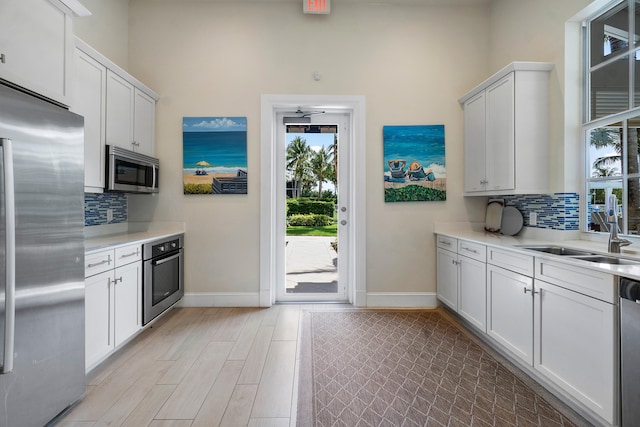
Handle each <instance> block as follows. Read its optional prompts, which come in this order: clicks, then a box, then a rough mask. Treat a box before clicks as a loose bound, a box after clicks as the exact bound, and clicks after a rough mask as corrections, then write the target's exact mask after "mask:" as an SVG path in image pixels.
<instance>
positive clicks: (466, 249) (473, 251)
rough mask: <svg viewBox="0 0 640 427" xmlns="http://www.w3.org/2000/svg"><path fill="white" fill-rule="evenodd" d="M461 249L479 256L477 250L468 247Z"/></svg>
mask: <svg viewBox="0 0 640 427" xmlns="http://www.w3.org/2000/svg"><path fill="white" fill-rule="evenodd" d="M461 249H462V250H465V251H468V252H472V253H474V254H477V253H478V251H476V250H475V249H471V248H466V247H464V246H463V247H462V248H461Z"/></svg>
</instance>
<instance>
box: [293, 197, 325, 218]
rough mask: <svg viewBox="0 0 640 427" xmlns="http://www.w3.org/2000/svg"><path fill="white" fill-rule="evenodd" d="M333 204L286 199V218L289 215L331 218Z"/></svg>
mask: <svg viewBox="0 0 640 427" xmlns="http://www.w3.org/2000/svg"><path fill="white" fill-rule="evenodd" d="M334 209H335V204H334V203H332V202H323V201H319V200H309V199H287V217H289V216H291V215H310V214H316V215H326V216H329V217H332V216H333V211H334Z"/></svg>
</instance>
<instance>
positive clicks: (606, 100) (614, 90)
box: [583, 0, 640, 234]
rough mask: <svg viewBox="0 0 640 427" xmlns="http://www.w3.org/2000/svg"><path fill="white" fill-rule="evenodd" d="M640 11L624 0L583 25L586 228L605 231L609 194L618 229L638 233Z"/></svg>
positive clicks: (636, 1)
mask: <svg viewBox="0 0 640 427" xmlns="http://www.w3.org/2000/svg"><path fill="white" fill-rule="evenodd" d="M639 14H640V0H623V1H619V2H617V3H612V6H611V7H609V8H608V9H607V10H606V11H604V12H603V13H600V14H599V15H598V16H596V17H594V18H592V19H591V20H589V21H588V22H587V25H586V26H585V31H586V32H587V34H586V37H585V38H584V40H585V43H586V44H587V49H585V52H587V55H585V69H584V75H585V76H586V85H585V88H586V91H585V92H586V93H585V97H584V98H585V99H584V100H585V103H584V105H585V107H584V125H583V130H584V135H585V144H586V153H587V155H586V159H587V167H586V194H587V197H586V198H585V199H586V202H585V203H584V204H583V206H584V205H586V206H585V207H586V211H587V213H588V215H587V219H588V220H587V225H586V229H587V231H609V227H610V224H608V223H607V220H606V216H605V210H606V209H605V205H606V201H607V200H609V196H610V195H612V194H613V195H615V196H616V198H617V201H618V206H616V208H615V212H616V215H617V217H618V224H617V226H618V228H619V231H620V232H622V233H624V234H640V156H639V152H640V131H639V130H640V16H639ZM630 29H633V30H632V31H630ZM631 32H632V33H633V35H631V36H630V33H631Z"/></svg>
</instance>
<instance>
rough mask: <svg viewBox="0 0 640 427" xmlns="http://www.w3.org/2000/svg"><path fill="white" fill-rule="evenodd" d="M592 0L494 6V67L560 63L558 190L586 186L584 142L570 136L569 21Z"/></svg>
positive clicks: (554, 145)
mask: <svg viewBox="0 0 640 427" xmlns="http://www.w3.org/2000/svg"><path fill="white" fill-rule="evenodd" d="M589 3H591V0H563V1H557V0H535V1H532V0H494V1H493V3H492V5H491V42H490V45H491V49H490V50H489V57H490V66H491V67H492V69H494V70H498V69H500V68H502V67H503V66H505V65H507V64H508V63H509V62H511V61H514V60H519V61H548V62H553V63H554V64H556V67H555V70H554V71H553V72H552V73H551V75H550V84H549V93H550V97H549V102H550V105H549V113H550V120H549V127H550V130H549V132H550V141H549V143H550V146H549V154H550V156H549V172H550V176H549V182H550V183H551V189H550V190H551V192H552V193H553V192H555V193H558V192H579V191H580V183H581V179H582V176H581V171H582V166H581V164H582V163H581V159H580V152H581V146H576V144H581V142H580V141H577V140H576V139H571V140H570V141H565V139H567V136H566V135H565V120H564V116H565V89H564V85H565V83H564V81H565V75H564V73H565V64H564V60H565V22H566V21H567V20H569V19H570V18H571V17H573V16H574V15H575V14H576V13H578V12H579V11H580V10H582V9H584V8H585V7H586V6H587V5H588V4H589ZM575 41H576V42H579V41H580V39H579V38H578V39H577V40H575ZM567 49H570V50H578V51H579V49H580V47H579V45H578V46H567ZM571 137H575V135H571ZM567 144H570V145H569V146H567Z"/></svg>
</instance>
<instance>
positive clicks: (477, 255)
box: [458, 240, 487, 262]
mask: <svg viewBox="0 0 640 427" xmlns="http://www.w3.org/2000/svg"><path fill="white" fill-rule="evenodd" d="M458 254H459V255H464V256H466V257H469V258H472V259H475V260H478V261H480V262H486V261H487V247H486V246H484V245H480V244H478V243H473V242H468V241H466V240H458Z"/></svg>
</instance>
